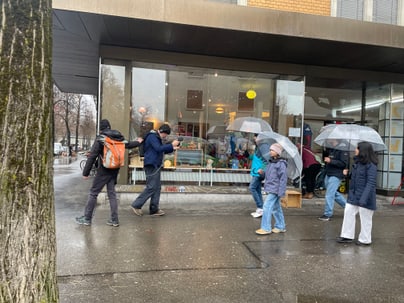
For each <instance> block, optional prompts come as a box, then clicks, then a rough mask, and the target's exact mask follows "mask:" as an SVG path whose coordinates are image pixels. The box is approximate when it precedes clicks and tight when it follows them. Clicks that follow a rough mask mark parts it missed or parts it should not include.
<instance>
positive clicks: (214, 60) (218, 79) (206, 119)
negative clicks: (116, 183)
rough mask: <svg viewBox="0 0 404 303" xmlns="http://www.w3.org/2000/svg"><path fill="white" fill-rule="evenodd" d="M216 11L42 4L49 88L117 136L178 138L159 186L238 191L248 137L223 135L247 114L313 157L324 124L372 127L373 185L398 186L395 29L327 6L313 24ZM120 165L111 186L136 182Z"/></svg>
mask: <svg viewBox="0 0 404 303" xmlns="http://www.w3.org/2000/svg"><path fill="white" fill-rule="evenodd" d="M218 2H224V1H198V0H195V1H190V0H188V1H180V0H178V1H174V0H172V1H141V0H138V1H118V3H119V4H120V5H115V6H112V5H111V4H109V3H108V1H98V4H99V7H98V6H95V7H90V6H88V7H87V5H86V4H83V3H80V2H79V1H54V4H53V6H54V28H56V29H57V31H56V32H55V31H54V36H55V38H54V39H55V42H54V53H55V58H56V59H55V60H56V62H55V64H56V66H54V77H55V82H56V84H57V85H58V86H59V87H60V88H61V89H62V90H64V91H69V92H80V93H92V94H95V95H97V96H98V98H99V105H98V106H99V111H98V115H99V118H108V119H109V120H110V121H111V123H112V125H113V127H114V128H117V129H119V130H121V131H122V132H123V133H124V134H125V136H126V137H128V138H131V139H134V138H135V137H137V136H142V135H143V134H144V133H146V132H147V131H148V130H150V129H152V128H154V129H155V128H158V127H159V126H160V125H161V124H163V123H169V124H170V125H171V126H172V129H173V133H174V135H175V136H182V137H184V138H185V140H184V142H183V147H182V149H181V151H180V152H177V153H176V154H175V155H170V156H168V157H167V158H166V161H165V163H164V165H165V169H164V171H163V180H164V182H165V183H166V184H174V185H182V184H185V185H187V184H193V185H198V186H213V185H220V184H222V185H223V184H232V185H234V184H238V183H240V184H241V183H248V181H249V174H248V165H249V162H248V156H247V155H248V154H251V153H252V152H253V147H254V143H253V142H252V135H251V134H238V133H229V132H226V130H225V129H226V127H227V125H229V123H231V122H232V121H233V120H234V119H235V118H239V117H249V116H251V117H258V118H262V119H264V120H266V121H267V122H268V123H269V124H270V125H271V126H272V128H273V130H274V131H276V132H278V133H280V134H283V135H285V136H288V137H290V138H291V139H292V140H293V141H295V142H296V143H297V142H302V141H303V140H305V142H308V143H309V144H311V147H312V148H313V150H315V151H317V152H320V147H319V146H317V145H315V144H314V143H313V142H311V141H312V139H313V138H314V137H315V136H316V135H317V134H318V133H319V130H320V128H321V127H322V126H324V125H325V124H329V123H358V124H362V125H367V126H370V127H372V128H375V129H376V130H378V132H379V134H380V135H381V136H382V137H383V139H384V141H385V143H386V146H388V149H387V150H385V151H384V152H383V153H381V154H380V155H379V160H380V161H379V166H378V170H379V174H378V176H379V177H378V184H377V186H378V189H379V192H380V193H385V194H391V193H392V192H394V191H395V190H396V189H397V187H398V186H399V185H400V182H401V179H402V176H403V159H402V154H403V138H404V131H403V130H404V115H403V109H404V103H403V97H404V73H403V71H404V39H400V38H399V37H403V36H404V28H403V27H402V26H396V25H386V24H376V23H369V22H362V21H356V20H347V19H342V18H335V17H329V16H328V17H326V16H327V14H328V15H333V12H335V11H336V10H335V7H336V8H338V5H337V6H335V7H334V8H333V6H332V4H333V1H331V2H330V1H318V3H320V4H321V3H323V4H324V3H325V4H327V3H329V6H328V8H327V7H326V6H325V8H323V9H322V10H320V12H319V13H317V15H324V16H315V15H309V14H299V13H292V12H282V11H274V10H270V9H265V8H255V7H249V6H252V5H254V4H253V2H254V1H251V3H238V4H239V5H232V4H227V3H218ZM239 2H241V1H239ZM271 2H273V1H271ZM280 2H284V1H280ZM240 4H244V5H249V6H247V7H245V6H242V5H240ZM316 9H317V8H316ZM337 11H338V9H337ZM339 11H341V12H344V10H343V7H341V6H339ZM306 13H312V12H310V11H306ZM314 13H315V12H314ZM395 20H396V21H397V20H398V19H395ZM73 33H74V34H76V35H75V38H74V39H73V38H72V36H74V35H72V34H73ZM78 33H79V34H80V35H78V37H77V34H78ZM69 39H70V40H69ZM68 40H69V41H70V42H71V43H73V44H72V45H71V46H74V47H73V48H70V49H68V47H67V46H64V43H65V42H66V41H68ZM75 53H77V57H76V60H77V61H76V62H75V63H72V61H71V62H68V60H67V59H66V58H67V56H70V57H74V54H75ZM72 54H73V55H72ZM58 58H59V59H58ZM63 58H65V62H64V64H62V63H60V62H59V61H58V60H61V61H63ZM130 156H131V158H130V162H129V168H126V169H123V170H122V171H121V174H120V183H121V184H128V183H137V182H142V181H143V180H144V175H143V174H142V169H141V166H142V163H141V158H140V157H139V155H138V154H137V153H136V152H134V153H133V154H131V155H130ZM233 160H237V161H233Z"/></svg>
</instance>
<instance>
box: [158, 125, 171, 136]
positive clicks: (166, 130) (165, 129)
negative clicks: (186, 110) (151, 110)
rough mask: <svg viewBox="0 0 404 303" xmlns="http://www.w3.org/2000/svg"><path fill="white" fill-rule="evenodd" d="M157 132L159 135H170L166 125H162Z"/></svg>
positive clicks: (168, 127) (169, 128) (169, 129)
mask: <svg viewBox="0 0 404 303" xmlns="http://www.w3.org/2000/svg"><path fill="white" fill-rule="evenodd" d="M159 131H160V133H165V134H167V135H169V134H170V133H171V127H170V125H168V124H163V125H162V126H160V128H159Z"/></svg>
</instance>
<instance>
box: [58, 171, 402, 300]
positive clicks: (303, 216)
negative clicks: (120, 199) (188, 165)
mask: <svg viewBox="0 0 404 303" xmlns="http://www.w3.org/2000/svg"><path fill="white" fill-rule="evenodd" d="M91 182H92V180H88V181H83V180H82V179H81V175H80V171H79V170H77V165H75V164H74V163H72V164H69V165H61V166H58V167H55V200H56V216H57V218H56V225H57V245H58V247H57V249H58V256H57V262H58V263H57V266H58V267H57V269H58V279H59V289H60V299H61V300H60V301H61V302H193V303H195V302H220V303H222V302H260V303H261V302H404V293H403V291H402V281H403V278H404V262H403V261H404V237H403V230H404V220H403V217H404V206H403V205H399V206H391V205H390V204H389V203H387V202H383V200H381V202H380V203H379V205H378V206H379V210H378V211H377V212H376V213H375V215H374V228H373V244H372V245H371V246H370V247H361V246H357V245H355V244H349V245H346V244H345V245H342V244H338V243H336V242H335V238H336V237H337V236H338V235H339V232H340V228H341V223H342V214H343V212H342V209H340V208H339V207H338V206H336V208H335V210H336V211H335V215H334V218H333V220H331V221H330V222H322V221H319V220H318V219H317V217H318V216H319V215H321V214H322V210H323V205H322V203H321V200H313V201H310V202H307V203H305V204H304V206H303V208H301V209H292V208H290V209H285V210H284V213H285V220H286V224H287V232H286V233H284V234H272V235H269V236H257V235H255V233H254V231H255V230H256V229H257V228H259V222H260V220H259V219H254V218H252V217H251V216H250V212H251V211H253V210H254V205H253V203H252V202H251V200H250V199H249V198H250V197H248V196H244V195H240V196H239V198H238V199H237V200H232V201H227V202H219V203H215V201H211V203H205V204H203V203H195V202H193V201H192V195H191V194H190V195H189V197H190V199H189V202H188V203H184V202H181V203H176V202H175V201H170V202H165V201H164V200H162V201H161V207H162V208H163V209H164V210H165V211H166V213H167V215H166V216H163V217H159V218H153V217H150V216H148V215H145V216H143V217H137V216H135V215H134V214H133V212H132V210H131V209H130V208H129V204H127V203H124V204H123V205H121V207H120V210H119V214H120V223H121V226H120V227H117V228H116V227H110V226H107V225H106V221H107V219H108V216H109V209H108V206H107V205H101V206H99V207H98V208H97V209H96V213H95V216H94V219H93V224H92V226H80V225H77V224H76V223H75V222H74V217H76V216H79V215H82V213H83V209H84V205H85V201H86V196H87V192H88V189H89V187H90V186H91ZM212 198H213V199H212V200H214V196H213V197H212ZM146 206H148V204H146ZM146 210H147V209H146ZM358 224H359V221H358Z"/></svg>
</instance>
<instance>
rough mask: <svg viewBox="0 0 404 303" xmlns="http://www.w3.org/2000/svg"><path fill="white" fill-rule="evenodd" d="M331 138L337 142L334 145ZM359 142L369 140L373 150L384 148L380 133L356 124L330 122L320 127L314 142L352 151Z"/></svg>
mask: <svg viewBox="0 0 404 303" xmlns="http://www.w3.org/2000/svg"><path fill="white" fill-rule="evenodd" d="M333 140H338V141H339V142H338V143H339V144H338V145H336V146H334V145H333ZM359 142H369V143H370V144H372V146H373V149H374V150H375V151H382V150H385V149H386V145H385V144H384V142H383V140H382V138H381V137H380V135H379V134H378V133H377V132H376V130H374V129H373V128H371V127H368V126H363V125H358V124H330V125H326V126H324V127H322V128H321V130H320V134H319V135H318V136H317V137H316V138H315V139H314V143H316V144H318V145H320V146H323V147H327V148H334V149H339V150H346V151H353V150H355V149H356V146H357V145H358V143H359Z"/></svg>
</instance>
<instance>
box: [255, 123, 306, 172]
mask: <svg viewBox="0 0 404 303" xmlns="http://www.w3.org/2000/svg"><path fill="white" fill-rule="evenodd" d="M256 142H257V146H258V148H259V151H260V152H261V154H262V156H263V157H264V159H265V160H269V159H270V157H271V156H270V154H269V147H270V146H271V145H272V144H274V143H279V144H280V145H281V146H282V147H283V151H282V154H281V157H282V158H285V159H286V160H287V161H288V169H287V174H288V177H289V178H290V179H292V180H293V179H295V178H297V177H299V176H300V175H301V173H302V168H303V163H302V158H301V156H300V153H299V150H298V149H297V147H296V145H295V144H293V142H292V141H290V140H289V139H288V138H287V137H285V136H282V135H281V134H278V133H275V132H268V131H266V132H262V133H260V134H259V135H258V137H257V141H256Z"/></svg>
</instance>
